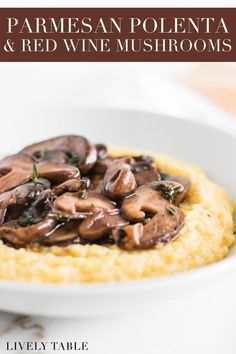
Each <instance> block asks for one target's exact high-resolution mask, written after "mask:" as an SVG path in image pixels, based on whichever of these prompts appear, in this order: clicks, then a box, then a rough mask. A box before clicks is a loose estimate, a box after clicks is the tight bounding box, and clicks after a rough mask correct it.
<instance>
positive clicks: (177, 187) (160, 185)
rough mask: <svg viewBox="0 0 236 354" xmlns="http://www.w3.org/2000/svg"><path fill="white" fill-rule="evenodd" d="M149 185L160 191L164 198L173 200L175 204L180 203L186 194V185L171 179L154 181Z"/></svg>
mask: <svg viewBox="0 0 236 354" xmlns="http://www.w3.org/2000/svg"><path fill="white" fill-rule="evenodd" d="M149 186H150V187H151V188H152V189H155V190H157V191H160V194H161V195H162V197H163V198H165V199H166V200H169V201H171V202H172V203H174V204H175V205H179V204H180V202H182V200H183V199H184V197H185V195H186V192H185V189H184V186H183V185H182V184H180V183H178V182H175V181H171V180H166V181H159V182H153V183H150V184H149Z"/></svg>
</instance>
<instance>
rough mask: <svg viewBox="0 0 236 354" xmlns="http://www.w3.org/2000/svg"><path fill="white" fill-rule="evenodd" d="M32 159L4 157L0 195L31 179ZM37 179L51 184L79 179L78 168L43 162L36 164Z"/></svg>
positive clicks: (0, 174) (16, 156)
mask: <svg viewBox="0 0 236 354" xmlns="http://www.w3.org/2000/svg"><path fill="white" fill-rule="evenodd" d="M34 163H35V161H34V159H33V158H32V157H30V156H28V155H26V154H23V153H19V154H16V155H11V156H8V157H6V158H5V159H3V160H2V161H1V162H0V193H3V192H6V191H9V190H11V189H13V188H15V187H16V186H19V185H20V184H23V183H25V182H28V181H29V180H31V179H32V178H33V174H34V172H33V165H34ZM37 169H38V174H39V177H41V178H45V179H48V180H50V181H51V182H53V183H62V182H64V181H66V180H68V179H71V178H79V177H80V173H79V170H78V168H76V167H74V166H71V165H65V164H61V163H57V162H50V161H44V162H40V163H39V164H37Z"/></svg>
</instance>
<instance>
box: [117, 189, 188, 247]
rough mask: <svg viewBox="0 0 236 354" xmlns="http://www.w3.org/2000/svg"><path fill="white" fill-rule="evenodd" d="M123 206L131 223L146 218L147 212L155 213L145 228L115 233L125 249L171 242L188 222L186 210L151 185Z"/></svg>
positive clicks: (138, 192) (136, 227)
mask: <svg viewBox="0 0 236 354" xmlns="http://www.w3.org/2000/svg"><path fill="white" fill-rule="evenodd" d="M121 209H122V212H123V214H124V215H125V216H126V218H127V219H128V220H129V221H131V222H138V221H143V220H144V218H145V215H146V213H148V214H151V215H154V216H153V217H152V218H151V219H150V221H149V222H148V223H146V224H145V226H144V227H143V229H142V227H141V226H135V227H134V226H133V227H131V228H130V227H129V228H128V230H126V228H122V229H121V230H120V231H119V230H118V231H117V233H115V235H114V237H115V238H116V241H117V242H118V245H119V246H120V247H122V248H125V249H132V247H133V249H148V248H151V247H154V246H155V245H160V244H164V243H166V242H170V241H171V240H172V239H173V238H174V237H175V236H176V235H177V234H178V232H179V230H180V229H181V228H182V227H183V225H184V214H183V213H182V211H181V210H180V209H179V208H178V207H177V206H175V205H173V204H172V203H170V202H169V201H168V200H166V199H165V198H163V196H162V195H161V193H160V191H157V190H154V189H152V188H151V187H150V186H142V187H139V188H138V189H137V190H136V192H135V194H134V195H132V196H131V197H129V198H127V199H125V200H124V201H123V203H122V207H121ZM130 226H131V225H130ZM138 235H139V236H138Z"/></svg>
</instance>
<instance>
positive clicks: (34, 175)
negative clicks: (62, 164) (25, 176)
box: [33, 163, 39, 180]
mask: <svg viewBox="0 0 236 354" xmlns="http://www.w3.org/2000/svg"><path fill="white" fill-rule="evenodd" d="M36 178H39V171H38V167H37V165H36V163H34V164H33V180H34V179H36Z"/></svg>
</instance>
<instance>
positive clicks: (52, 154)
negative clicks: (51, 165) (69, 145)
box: [32, 149, 70, 164]
mask: <svg viewBox="0 0 236 354" xmlns="http://www.w3.org/2000/svg"><path fill="white" fill-rule="evenodd" d="M32 156H33V157H34V158H35V159H36V161H37V162H38V163H39V162H42V161H50V162H58V163H65V164H68V163H69V160H70V159H69V156H68V155H67V154H66V153H65V152H64V151H62V150H58V149H57V150H56V149H55V150H47V149H45V150H42V151H36V152H35V153H33V154H32Z"/></svg>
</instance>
